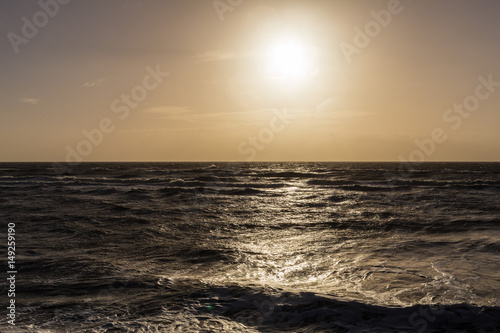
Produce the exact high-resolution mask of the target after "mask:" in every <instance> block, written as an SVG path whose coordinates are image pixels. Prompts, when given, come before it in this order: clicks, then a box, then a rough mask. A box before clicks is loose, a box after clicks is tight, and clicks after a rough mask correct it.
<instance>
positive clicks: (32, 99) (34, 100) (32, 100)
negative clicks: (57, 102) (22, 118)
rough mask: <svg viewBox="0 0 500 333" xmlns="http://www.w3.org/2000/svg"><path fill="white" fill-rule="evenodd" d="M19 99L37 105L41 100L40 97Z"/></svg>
mask: <svg viewBox="0 0 500 333" xmlns="http://www.w3.org/2000/svg"><path fill="white" fill-rule="evenodd" d="M19 101H20V102H21V103H25V104H29V105H37V104H38V103H39V102H40V100H39V99H38V98H27V97H23V98H20V99H19Z"/></svg>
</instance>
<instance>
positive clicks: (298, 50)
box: [266, 38, 313, 80]
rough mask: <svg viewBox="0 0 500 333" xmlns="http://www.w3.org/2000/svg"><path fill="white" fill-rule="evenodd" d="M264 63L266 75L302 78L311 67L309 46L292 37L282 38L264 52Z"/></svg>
mask: <svg viewBox="0 0 500 333" xmlns="http://www.w3.org/2000/svg"><path fill="white" fill-rule="evenodd" d="M266 63H267V72H268V75H270V76H271V77H272V78H279V79H294V80H296V79H303V78H306V77H307V76H308V75H310V74H311V72H312V69H313V60H312V52H311V50H310V48H309V47H308V46H307V45H306V44H305V43H304V42H302V41H300V40H298V39H294V38H284V39H281V40H279V41H276V42H275V43H273V44H272V45H271V46H270V47H269V49H268V51H267V53H266Z"/></svg>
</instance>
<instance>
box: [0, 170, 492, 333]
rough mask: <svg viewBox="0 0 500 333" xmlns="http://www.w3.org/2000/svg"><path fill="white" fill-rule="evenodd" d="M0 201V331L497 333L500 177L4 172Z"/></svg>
mask: <svg viewBox="0 0 500 333" xmlns="http://www.w3.org/2000/svg"><path fill="white" fill-rule="evenodd" d="M0 193H1V195H0V216H1V219H0V222H1V230H2V231H1V232H2V242H1V243H0V246H1V248H2V251H3V252H2V253H4V254H7V252H8V246H7V245H8V242H7V240H8V239H7V238H8V234H10V235H11V236H13V237H14V238H15V251H13V252H15V258H10V259H7V256H6V255H4V256H3V259H2V263H1V267H2V271H3V273H2V275H3V276H4V278H3V279H2V280H3V281H4V283H3V284H2V293H1V296H0V299H1V300H2V303H1V304H2V309H4V310H3V312H4V313H2V315H1V317H0V331H2V332H128V331H133V332H500V163H423V164H421V165H419V166H412V167H411V168H409V167H408V165H403V164H399V163H292V162H289V163H83V164H80V165H71V164H70V165H65V166H63V167H62V168H61V165H59V166H57V165H56V166H55V167H54V165H53V164H51V163H1V164H0ZM9 228H10V229H12V230H9ZM10 250H11V249H9V251H10ZM11 254H13V253H11ZM11 259H12V260H11ZM8 261H11V263H13V264H12V266H8ZM9 271H15V273H12V274H14V275H15V283H14V287H15V296H12V295H11V296H8V294H9V289H12V283H11V282H12V281H11V280H7V282H8V283H5V281H6V277H7V278H8V277H10V275H12V274H11V273H7V272H9ZM12 299H14V300H15V311H14V312H15V314H14V318H15V319H14V320H13V321H12V317H9V313H12V311H10V310H9V309H7V308H6V307H7V306H9V304H10V303H9V302H10V301H11V300H12ZM9 321H11V322H10V323H9ZM12 323H15V325H12Z"/></svg>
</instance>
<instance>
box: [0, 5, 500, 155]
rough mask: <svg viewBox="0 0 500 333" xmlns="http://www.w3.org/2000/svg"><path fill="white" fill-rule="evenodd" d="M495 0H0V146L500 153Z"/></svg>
mask: <svg viewBox="0 0 500 333" xmlns="http://www.w3.org/2000/svg"><path fill="white" fill-rule="evenodd" d="M499 14H500V2H499V1H497V0H475V1H466V0H442V1H433V0H401V1H398V0H383V1H382V0H380V1H379V0H359V1H354V0H352V1H340V0H308V1H298V0H295V1H292V0H276V1H272V0H266V1H264V0H191V1H185V0H98V1H97V0H89V1H81V0H72V1H70V0H39V1H26V0H16V1H10V0H0V36H1V37H0V70H1V72H0V73H1V75H0V161H5V162H7V161H67V162H93V161H405V162H408V163H415V164H418V163H422V162H427V161H500V130H499V128H500V66H499V65H498V59H500V43H499V41H500V20H498V16H499Z"/></svg>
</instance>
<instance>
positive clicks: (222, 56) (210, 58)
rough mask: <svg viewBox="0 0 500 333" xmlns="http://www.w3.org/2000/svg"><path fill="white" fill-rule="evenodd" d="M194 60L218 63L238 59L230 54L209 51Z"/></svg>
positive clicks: (196, 56)
mask: <svg viewBox="0 0 500 333" xmlns="http://www.w3.org/2000/svg"><path fill="white" fill-rule="evenodd" d="M192 58H193V59H195V60H196V61H197V62H216V61H224V60H230V59H234V58H236V55H235V54H234V53H230V52H221V51H207V52H203V53H200V54H197V55H195V56H193V57H192Z"/></svg>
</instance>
